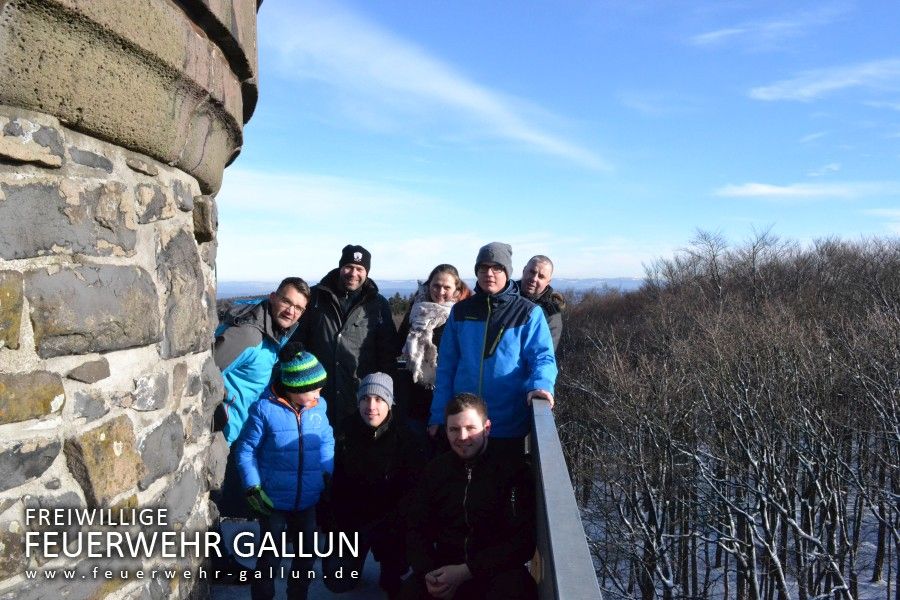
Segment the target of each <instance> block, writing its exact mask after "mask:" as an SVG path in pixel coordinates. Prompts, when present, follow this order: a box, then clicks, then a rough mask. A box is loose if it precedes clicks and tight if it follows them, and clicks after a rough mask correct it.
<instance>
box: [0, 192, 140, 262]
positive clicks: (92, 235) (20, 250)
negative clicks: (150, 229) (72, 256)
mask: <svg viewBox="0 0 900 600" xmlns="http://www.w3.org/2000/svg"><path fill="white" fill-rule="evenodd" d="M124 190H125V187H124V186H123V185H122V184H121V183H118V182H107V183H103V184H93V185H90V186H88V187H86V188H85V187H84V186H79V185H77V184H76V183H75V182H74V181H64V182H63V183H0V191H2V197H5V201H2V202H0V258H5V259H10V260H12V259H19V258H32V257H36V256H45V255H52V254H58V253H60V252H71V253H80V254H86V255H90V256H114V255H115V256H126V255H131V254H133V253H134V244H135V240H136V239H137V238H136V225H135V223H134V208H133V206H129V205H128V203H126V202H125V200H124ZM35 223H40V224H41V226H40V227H35V226H34V224H35Z"/></svg>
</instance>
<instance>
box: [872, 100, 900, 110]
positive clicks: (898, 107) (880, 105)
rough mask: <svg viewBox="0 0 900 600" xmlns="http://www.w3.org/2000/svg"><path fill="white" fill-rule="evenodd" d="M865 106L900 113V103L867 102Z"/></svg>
mask: <svg viewBox="0 0 900 600" xmlns="http://www.w3.org/2000/svg"><path fill="white" fill-rule="evenodd" d="M864 104H865V105H866V106H871V107H872V108H887V109H888V110H896V111H900V102H865V103H864Z"/></svg>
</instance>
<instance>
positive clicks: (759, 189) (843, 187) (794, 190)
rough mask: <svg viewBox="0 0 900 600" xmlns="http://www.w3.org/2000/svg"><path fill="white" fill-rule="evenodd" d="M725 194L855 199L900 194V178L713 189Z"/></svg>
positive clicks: (787, 198) (802, 199)
mask: <svg viewBox="0 0 900 600" xmlns="http://www.w3.org/2000/svg"><path fill="white" fill-rule="evenodd" d="M713 195H715V196H719V197H722V198H752V199H757V200H769V201H773V202H817V201H823V200H854V199H858V198H865V197H877V196H897V195H900V182H893V181H886V182H883V181H874V182H846V183H792V184H788V185H774V184H770V183H743V184H740V185H726V186H723V187H720V188H718V189H716V190H715V191H713Z"/></svg>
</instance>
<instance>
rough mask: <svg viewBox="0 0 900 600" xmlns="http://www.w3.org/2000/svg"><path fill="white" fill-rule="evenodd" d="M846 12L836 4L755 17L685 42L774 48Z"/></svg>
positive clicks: (701, 44)
mask: <svg viewBox="0 0 900 600" xmlns="http://www.w3.org/2000/svg"><path fill="white" fill-rule="evenodd" d="M845 12H846V9H845V8H843V7H841V6H838V5H826V6H824V7H821V8H819V9H817V10H813V11H806V12H799V13H795V14H792V15H789V16H786V17H784V18H781V19H770V20H755V21H747V22H744V23H739V24H737V25H732V26H728V27H722V28H720V29H715V30H712V31H707V32H704V33H700V34H697V35H694V36H692V37H691V38H689V39H688V42H689V43H691V44H693V45H695V46H719V45H723V44H726V43H741V44H744V45H747V46H749V47H750V48H751V49H753V50H769V49H773V48H776V47H777V46H778V45H780V44H782V43H783V42H784V41H786V40H789V39H793V38H797V37H801V36H804V35H807V34H808V33H809V32H810V31H811V30H812V29H814V28H817V27H821V26H824V25H828V24H829V23H832V22H834V21H835V20H836V19H837V18H838V17H840V16H841V15H842V14H844V13H845Z"/></svg>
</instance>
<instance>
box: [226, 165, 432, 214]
mask: <svg viewBox="0 0 900 600" xmlns="http://www.w3.org/2000/svg"><path fill="white" fill-rule="evenodd" d="M216 201H217V202H218V205H219V210H220V212H232V211H233V212H234V213H236V214H240V215H242V216H244V217H248V218H253V217H255V216H259V217H263V216H268V217H270V218H272V219H275V220H278V221H281V220H284V219H286V218H292V219H307V220H315V221H322V220H325V219H329V218H336V217H338V216H340V215H342V214H347V213H348V212H352V213H353V214H355V215H358V217H359V218H361V219H368V218H370V217H374V216H379V215H385V214H391V213H395V212H398V211H403V210H410V209H412V208H413V207H417V206H425V205H429V204H432V203H434V202H435V200H434V199H432V198H428V197H425V196H421V195H416V194H412V193H410V192H407V191H405V190H403V189H402V188H395V187H390V186H385V185H383V184H380V183H377V182H370V181H362V180H351V179H346V178H339V177H332V176H327V175H318V174H310V173H279V172H268V171H260V170H252V169H241V168H238V167H232V168H230V169H227V170H226V171H225V178H224V182H223V185H222V191H221V192H220V193H219V195H218V196H217V197H216Z"/></svg>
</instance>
